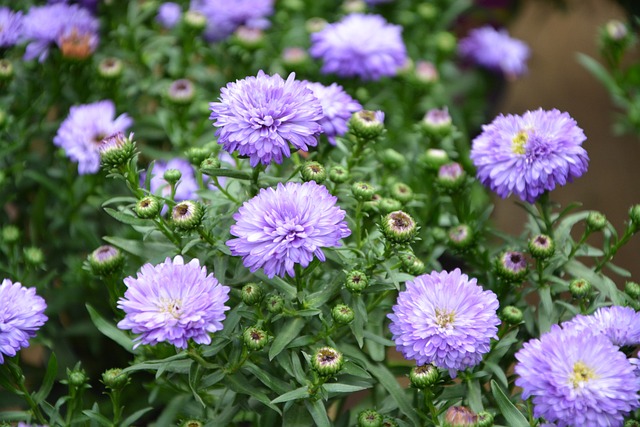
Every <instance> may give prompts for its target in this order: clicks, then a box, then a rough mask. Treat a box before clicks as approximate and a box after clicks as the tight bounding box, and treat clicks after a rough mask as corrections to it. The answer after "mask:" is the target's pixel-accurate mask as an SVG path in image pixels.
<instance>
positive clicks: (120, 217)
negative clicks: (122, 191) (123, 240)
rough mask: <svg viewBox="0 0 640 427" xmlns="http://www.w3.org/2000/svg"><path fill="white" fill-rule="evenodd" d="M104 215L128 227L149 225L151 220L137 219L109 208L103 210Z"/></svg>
mask: <svg viewBox="0 0 640 427" xmlns="http://www.w3.org/2000/svg"><path fill="white" fill-rule="evenodd" d="M103 209H104V211H105V212H106V213H108V214H109V215H111V216H112V217H114V218H115V219H117V220H118V221H120V222H122V223H124V224H128V225H151V224H152V223H151V220H149V219H143V218H138V217H137V216H135V215H130V214H128V213H124V212H121V211H117V210H115V209H111V208H106V207H105V208H103Z"/></svg>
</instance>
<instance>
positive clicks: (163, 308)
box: [158, 298, 182, 319]
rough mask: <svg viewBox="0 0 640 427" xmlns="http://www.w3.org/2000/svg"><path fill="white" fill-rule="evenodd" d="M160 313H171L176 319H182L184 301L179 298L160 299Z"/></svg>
mask: <svg viewBox="0 0 640 427" xmlns="http://www.w3.org/2000/svg"><path fill="white" fill-rule="evenodd" d="M158 308H159V310H160V313H169V315H171V317H173V318H174V319H179V318H180V314H181V313H180V310H181V309H182V300H181V299H179V298H160V304H159V307H158Z"/></svg>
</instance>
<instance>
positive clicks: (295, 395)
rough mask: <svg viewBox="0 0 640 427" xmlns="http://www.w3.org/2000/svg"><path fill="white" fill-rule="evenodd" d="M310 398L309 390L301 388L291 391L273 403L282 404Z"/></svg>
mask: <svg viewBox="0 0 640 427" xmlns="http://www.w3.org/2000/svg"><path fill="white" fill-rule="evenodd" d="M307 397H309V389H308V388H307V387H306V386H305V387H300V388H297V389H295V390H291V391H289V392H287V393H285V394H282V395H280V396H278V397H276V398H275V399H273V400H272V401H271V403H274V404H275V403H282V402H288V401H290V400H298V399H304V398H307Z"/></svg>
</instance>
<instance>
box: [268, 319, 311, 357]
mask: <svg viewBox="0 0 640 427" xmlns="http://www.w3.org/2000/svg"><path fill="white" fill-rule="evenodd" d="M304 323H305V321H304V319H301V318H299V317H297V318H295V319H293V320H289V321H288V322H287V323H286V324H285V325H284V327H283V328H282V329H280V331H278V332H277V333H276V338H275V339H274V340H273V343H271V348H270V349H269V360H273V358H274V357H276V356H277V355H278V354H280V352H281V351H282V350H284V349H285V347H286V346H287V344H289V343H290V342H291V341H293V339H294V338H295V337H297V336H298V334H299V333H300V331H301V330H302V328H304Z"/></svg>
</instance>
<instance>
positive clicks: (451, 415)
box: [443, 406, 478, 427]
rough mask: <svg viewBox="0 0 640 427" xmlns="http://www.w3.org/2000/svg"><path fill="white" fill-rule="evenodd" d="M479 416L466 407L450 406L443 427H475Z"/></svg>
mask: <svg viewBox="0 0 640 427" xmlns="http://www.w3.org/2000/svg"><path fill="white" fill-rule="evenodd" d="M477 422H478V416H477V415H476V414H475V413H474V412H473V411H472V410H471V409H469V408H467V407H464V406H450V407H449V409H447V412H445V414H444V423H443V427H475V426H476V423H477Z"/></svg>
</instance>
